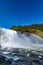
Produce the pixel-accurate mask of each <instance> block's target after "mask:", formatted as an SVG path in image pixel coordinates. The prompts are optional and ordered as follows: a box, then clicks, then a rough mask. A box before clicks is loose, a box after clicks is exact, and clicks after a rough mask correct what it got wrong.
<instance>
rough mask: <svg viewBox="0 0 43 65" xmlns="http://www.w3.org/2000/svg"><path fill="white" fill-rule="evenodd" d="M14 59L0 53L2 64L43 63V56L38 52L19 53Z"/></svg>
mask: <svg viewBox="0 0 43 65" xmlns="http://www.w3.org/2000/svg"><path fill="white" fill-rule="evenodd" d="M15 58H16V60H15ZM15 58H14V59H12V58H10V59H9V58H7V57H5V56H2V55H0V65H43V56H38V55H36V54H30V55H29V54H28V55H27V56H25V55H19V56H18V55H17V56H15Z"/></svg>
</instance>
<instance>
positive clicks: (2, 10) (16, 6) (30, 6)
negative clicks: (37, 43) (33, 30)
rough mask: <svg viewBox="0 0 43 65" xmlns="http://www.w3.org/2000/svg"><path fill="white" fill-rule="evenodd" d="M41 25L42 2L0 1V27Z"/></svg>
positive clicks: (25, 0) (36, 0)
mask: <svg viewBox="0 0 43 65" xmlns="http://www.w3.org/2000/svg"><path fill="white" fill-rule="evenodd" d="M36 23H39V24H40V23H43V0H0V27H3V28H10V27H12V26H14V25H31V24H36Z"/></svg>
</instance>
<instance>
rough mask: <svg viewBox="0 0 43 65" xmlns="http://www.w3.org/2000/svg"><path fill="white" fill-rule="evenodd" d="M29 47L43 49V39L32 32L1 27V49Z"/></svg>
mask: <svg viewBox="0 0 43 65" xmlns="http://www.w3.org/2000/svg"><path fill="white" fill-rule="evenodd" d="M5 48H7V49H11V48H29V49H35V50H37V49H39V50H43V39H41V38H40V37H39V36H37V35H35V34H31V33H29V34H28V33H21V32H17V31H13V30H9V29H5V28H0V49H5Z"/></svg>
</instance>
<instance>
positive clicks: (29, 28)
mask: <svg viewBox="0 0 43 65" xmlns="http://www.w3.org/2000/svg"><path fill="white" fill-rule="evenodd" d="M11 29H12V30H16V31H20V32H28V33H34V34H37V35H39V36H40V37H42V38H43V24H32V25H25V26H20V25H18V26H13V27H11Z"/></svg>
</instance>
